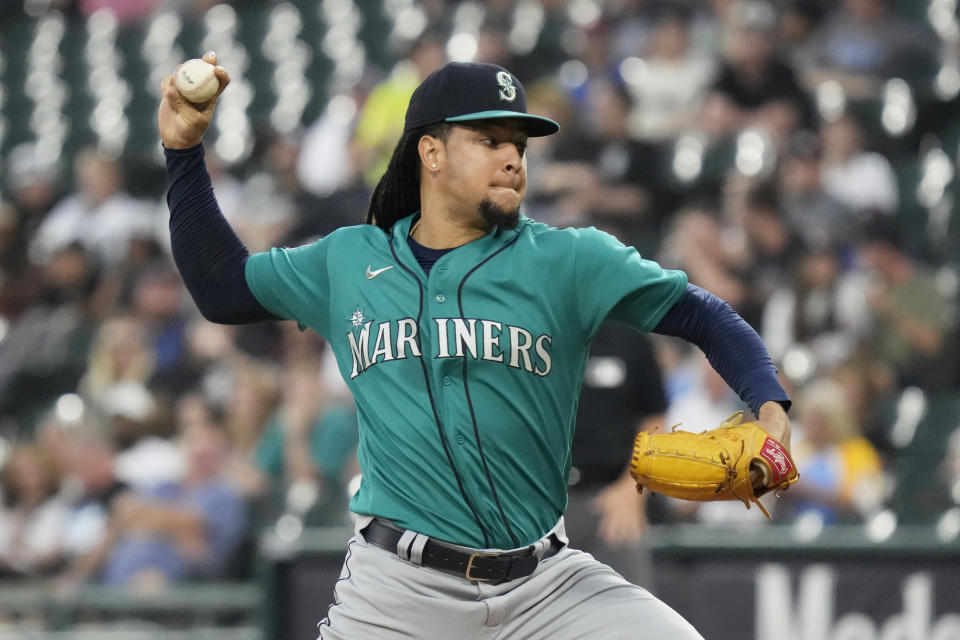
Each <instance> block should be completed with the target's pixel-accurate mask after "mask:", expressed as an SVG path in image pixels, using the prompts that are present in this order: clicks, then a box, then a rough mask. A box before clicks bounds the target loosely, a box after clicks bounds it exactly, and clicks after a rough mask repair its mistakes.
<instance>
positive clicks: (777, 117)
mask: <svg viewBox="0 0 960 640" xmlns="http://www.w3.org/2000/svg"><path fill="white" fill-rule="evenodd" d="M729 16H730V17H729V21H728V23H727V29H728V30H727V32H726V33H725V34H724V45H723V49H724V52H723V61H722V63H721V66H720V69H719V72H718V75H717V78H716V79H715V80H714V82H713V86H712V87H711V89H710V92H709V94H708V95H707V98H706V101H705V103H704V109H703V111H702V113H701V119H702V120H701V126H702V128H703V129H704V130H705V131H706V132H707V133H708V134H709V135H710V136H712V137H714V138H723V137H725V136H729V135H733V134H736V133H737V132H738V131H741V130H743V129H745V128H747V127H751V126H755V127H759V128H761V129H763V130H764V131H766V132H767V134H768V135H770V136H771V137H772V138H773V139H774V141H776V143H777V144H778V145H781V144H783V143H785V142H786V140H787V139H788V137H789V135H790V133H791V132H792V131H794V130H795V129H796V128H797V127H799V126H801V125H805V124H809V123H810V122H811V120H812V114H811V107H810V100H809V98H808V96H807V95H806V94H805V93H804V91H803V89H802V88H801V86H800V83H799V80H798V79H797V76H796V74H795V73H794V70H793V69H792V68H791V67H790V66H789V65H788V64H787V62H785V61H784V60H783V59H781V58H780V56H779V54H778V53H777V49H776V42H775V32H774V28H775V13H774V10H773V8H772V7H771V6H770V5H768V4H767V3H765V2H758V1H754V0H742V1H740V2H737V3H735V5H733V6H732V7H731V8H730V13H729Z"/></svg>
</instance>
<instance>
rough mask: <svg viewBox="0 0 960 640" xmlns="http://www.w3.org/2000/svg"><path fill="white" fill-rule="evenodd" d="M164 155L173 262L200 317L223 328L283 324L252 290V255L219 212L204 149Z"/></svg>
mask: <svg viewBox="0 0 960 640" xmlns="http://www.w3.org/2000/svg"><path fill="white" fill-rule="evenodd" d="M164 155H165V156H166V159H167V184H168V185H169V188H168V190H167V206H168V207H169V208H170V242H171V248H172V250H173V259H174V262H176V264H177V269H179V271H180V276H181V277H182V278H183V282H184V284H186V286H187V290H188V291H189V292H190V295H191V296H193V300H194V302H195V303H196V305H197V308H198V309H199V310H200V313H201V314H203V317H204V318H206V319H207V320H210V321H211V322H218V323H221V324H240V323H246V322H256V321H259V320H277V319H279V318H277V316H275V315H274V314H272V313H270V312H269V311H267V310H266V309H265V308H264V307H263V305H261V304H260V303H259V302H258V301H257V299H256V298H255V297H254V295H253V292H252V291H250V287H249V285H248V284H247V279H246V275H245V273H244V266H245V265H246V263H247V258H248V257H249V255H250V254H249V253H248V252H247V248H246V247H245V246H243V242H241V240H240V238H238V237H237V234H235V233H234V231H233V229H232V228H231V227H230V224H229V223H228V222H227V221H226V219H225V218H224V217H223V214H222V213H221V211H220V205H219V204H217V199H216V198H215V197H214V194H213V185H212V184H211V182H210V175H209V174H208V173H207V167H206V164H205V163H204V153H203V145H197V146H195V147H191V148H190V149H167V148H164Z"/></svg>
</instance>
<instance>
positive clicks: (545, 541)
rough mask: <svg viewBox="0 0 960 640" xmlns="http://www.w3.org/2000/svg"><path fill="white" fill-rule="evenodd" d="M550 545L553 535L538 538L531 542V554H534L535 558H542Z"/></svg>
mask: <svg viewBox="0 0 960 640" xmlns="http://www.w3.org/2000/svg"><path fill="white" fill-rule="evenodd" d="M552 545H553V536H548V537H546V538H540V539H539V540H537V541H536V542H534V543H533V555H534V556H536V558H537V560H543V554H545V553H546V552H547V550H548V549H550V547H551V546H552Z"/></svg>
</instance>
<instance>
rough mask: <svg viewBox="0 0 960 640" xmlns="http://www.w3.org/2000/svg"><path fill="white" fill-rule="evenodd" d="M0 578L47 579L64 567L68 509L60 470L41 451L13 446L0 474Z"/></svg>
mask: <svg viewBox="0 0 960 640" xmlns="http://www.w3.org/2000/svg"><path fill="white" fill-rule="evenodd" d="M0 488H2V490H3V494H2V503H0V504H2V509H0V575H6V576H8V577H12V576H19V577H28V576H38V575H45V574H50V573H52V572H53V571H55V570H56V569H58V568H59V566H60V563H61V562H62V561H63V555H64V547H63V532H64V530H65V529H66V525H67V519H68V513H69V512H68V508H67V504H66V502H65V501H64V500H63V498H62V497H61V496H60V488H61V470H60V469H59V468H58V467H57V465H56V462H55V461H54V459H53V458H52V456H51V455H49V454H48V453H47V452H45V451H44V450H43V449H41V448H40V447H38V446H36V445H35V444H32V443H29V442H28V443H23V444H19V445H17V446H16V447H15V448H14V449H13V451H12V452H11V453H10V457H9V459H8V460H7V462H6V464H5V465H4V466H3V469H2V471H0Z"/></svg>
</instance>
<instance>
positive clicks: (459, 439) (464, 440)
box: [457, 433, 467, 444]
mask: <svg viewBox="0 0 960 640" xmlns="http://www.w3.org/2000/svg"><path fill="white" fill-rule="evenodd" d="M466 441H467V439H466V438H464V437H463V434H462V433H458V434H457V444H463V443H464V442H466Z"/></svg>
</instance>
